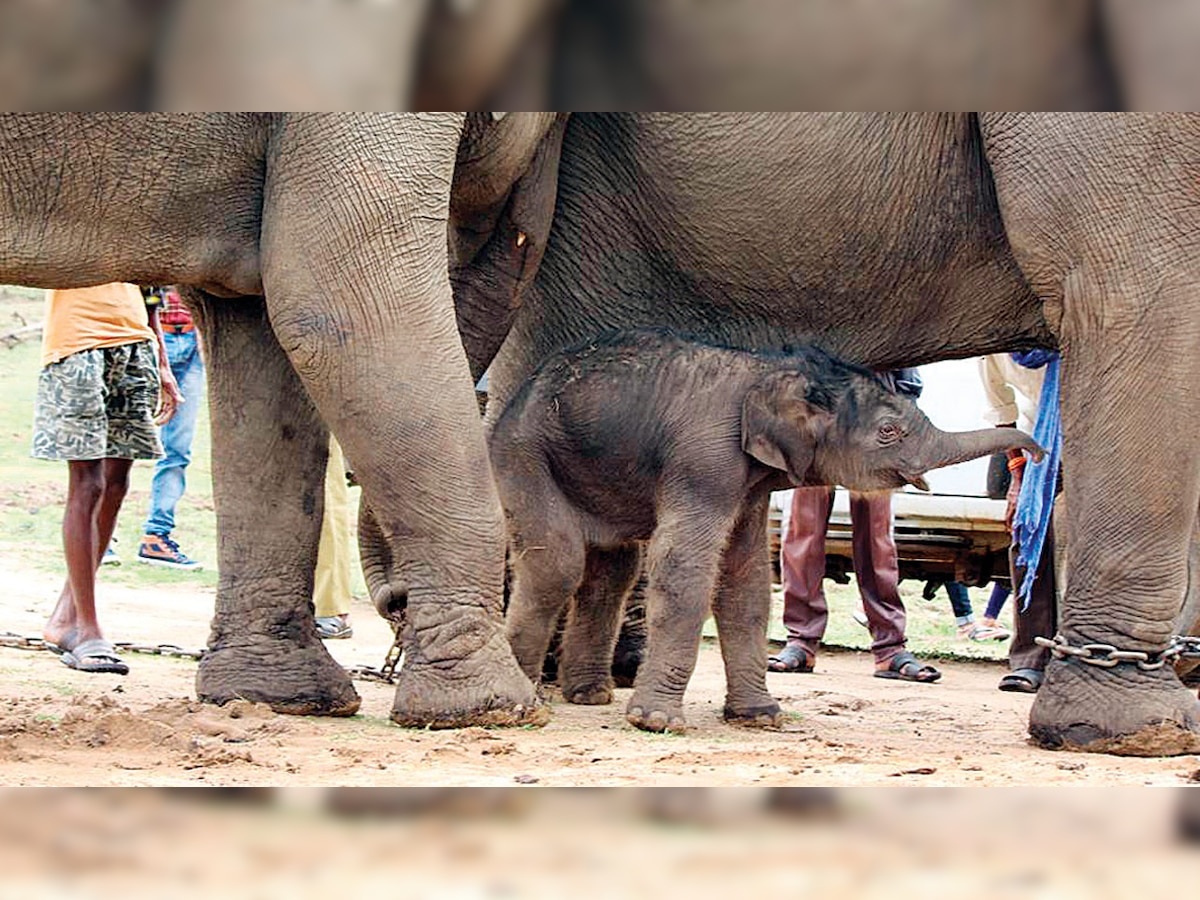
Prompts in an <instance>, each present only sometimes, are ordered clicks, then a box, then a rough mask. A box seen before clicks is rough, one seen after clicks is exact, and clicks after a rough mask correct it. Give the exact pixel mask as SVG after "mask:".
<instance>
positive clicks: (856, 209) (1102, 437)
mask: <svg viewBox="0 0 1200 900" xmlns="http://www.w3.org/2000/svg"><path fill="white" fill-rule="evenodd" d="M1197 172H1200V118H1197V117H1195V116H1140V115H1126V116H1121V115H1112V116H1107V115H1090V116H1061V115H980V116H975V115H933V114H930V115H832V116H825V115H799V116H755V115H736V114H733V115H697V116H669V115H661V116H660V115H641V116H638V115H613V116H606V115H577V116H574V117H572V119H571V120H570V123H569V125H568V128H567V132H566V136H565V138H564V142H563V149H562V159H561V164H560V177H559V188H558V207H557V212H556V215H555V219H554V223H553V228H552V232H551V235H550V241H549V250H548V251H547V253H546V255H545V257H544V259H543V261H542V265H541V269H540V271H539V272H538V274H537V278H536V280H535V282H534V284H533V286H532V287H531V288H530V290H529V291H528V292H527V294H526V300H525V304H524V306H523V307H522V309H521V311H520V313H519V314H518V316H517V319H516V321H515V323H514V325H513V329H512V331H511V333H510V335H509V337H508V339H507V342H506V343H505V345H504V346H503V348H502V349H501V352H500V354H499V356H498V357H497V359H496V362H495V363H494V364H493V367H492V377H491V381H490V391H491V396H492V398H493V401H494V403H495V404H496V408H497V409H502V408H503V404H504V402H505V400H506V398H509V397H511V396H512V395H513V393H514V392H515V391H516V389H517V386H518V385H520V384H521V383H522V382H523V381H524V380H525V378H526V377H527V376H528V375H529V374H530V373H531V372H532V371H533V370H534V368H535V367H536V366H537V365H538V364H539V363H540V362H541V361H542V360H543V359H545V358H547V357H548V356H549V355H550V354H552V353H553V352H555V351H556V350H558V349H560V348H562V347H566V346H570V345H573V344H578V343H582V342H584V341H586V340H588V339H589V338H591V337H593V336H595V335H597V334H600V333H603V332H605V331H611V330H617V329H621V328H630V327H638V326H668V327H671V328H674V329H677V330H679V331H682V332H685V333H689V334H693V335H696V336H699V337H701V338H704V339H706V340H710V341H713V342H718V343H724V344H728V345H731V346H735V347H742V348H746V349H759V350H771V349H775V350H778V349H781V348H784V347H787V346H802V345H805V344H817V345H819V346H821V347H822V348H823V349H825V350H827V351H828V352H830V353H832V354H834V355H836V356H838V357H841V358H844V359H847V360H849V361H851V362H855V363H858V364H861V365H865V366H868V367H870V368H873V369H882V368H891V367H895V366H901V365H918V364H922V363H926V362H930V361H933V360H938V359H948V358H955V357H967V356H975V355H979V354H984V353H994V352H1001V351H1007V350H1014V349H1020V348H1023V347H1030V346H1035V345H1037V346H1047V347H1055V346H1057V347H1059V348H1061V350H1062V353H1063V375H1062V378H1063V418H1064V431H1065V435H1066V438H1065V461H1064V472H1065V485H1066V491H1067V494H1068V496H1069V497H1070V498H1071V503H1070V505H1069V510H1068V525H1069V527H1068V531H1069V541H1070V553H1069V578H1068V587H1067V593H1066V596H1065V598H1064V603H1063V606H1062V615H1061V622H1060V629H1061V631H1062V633H1063V635H1064V636H1065V637H1066V638H1067V639H1068V640H1069V641H1071V642H1072V643H1074V644H1077V645H1078V644H1083V643H1089V642H1099V643H1111V644H1114V645H1116V646H1117V647H1120V648H1123V649H1131V650H1144V651H1146V652H1148V653H1155V652H1158V651H1161V650H1162V649H1163V648H1164V647H1166V645H1167V640H1168V638H1169V636H1170V635H1171V633H1172V631H1173V629H1174V627H1175V621H1176V619H1177V617H1178V616H1179V615H1180V611H1181V609H1182V606H1183V603H1184V598H1185V592H1186V590H1187V587H1188V582H1189V577H1188V550H1189V543H1190V541H1191V538H1192V535H1193V533H1194V531H1195V529H1196V524H1197V515H1198V509H1200V447H1197V445H1196V442H1195V441H1194V439H1193V438H1194V435H1195V433H1196V432H1197V430H1198V428H1200V393H1198V392H1197V391H1196V390H1195V385H1196V384H1197V383H1200V355H1198V354H1196V353H1195V352H1194V351H1195V347H1196V346H1198V345H1200V303H1197V296H1198V295H1200V246H1198V241H1200V188H1198V185H1200V180H1198V179H1197V177H1196V173H1197ZM663 298H670V301H669V302H668V301H666V300H664V299H663ZM680 298H687V299H680ZM1146 434H1154V435H1155V438H1156V439H1155V440H1154V441H1151V442H1148V441H1146V440H1145V439H1144V435H1146ZM1164 723H1165V724H1164ZM1030 730H1031V733H1032V735H1033V736H1034V737H1035V739H1036V740H1037V741H1039V742H1040V743H1042V744H1043V745H1046V746H1051V747H1057V746H1063V745H1071V746H1078V747H1087V748H1090V749H1096V750H1106V751H1112V752H1123V753H1150V754H1161V753H1173V752H1193V751H1194V750H1196V749H1200V741H1198V740H1197V735H1198V733H1200V707H1198V704H1197V702H1196V698H1195V696H1194V695H1193V694H1191V693H1190V692H1188V691H1186V690H1185V689H1184V688H1183V687H1182V686H1181V685H1180V683H1179V681H1178V679H1177V677H1176V675H1175V674H1174V673H1173V672H1172V671H1171V669H1170V668H1165V669H1161V670H1158V671H1150V672H1146V671H1141V670H1139V669H1138V668H1136V667H1135V666H1130V665H1122V666H1118V667H1115V668H1112V669H1104V668H1097V667H1092V666H1084V665H1082V664H1080V663H1077V662H1062V661H1053V662H1052V663H1051V664H1050V667H1049V669H1048V671H1047V678H1046V682H1045V684H1044V685H1043V687H1042V690H1041V691H1040V692H1039V693H1038V695H1037V698H1036V700H1035V702H1034V704H1033V708H1032V710H1031V717H1030Z"/></svg>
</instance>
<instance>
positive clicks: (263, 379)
mask: <svg viewBox="0 0 1200 900" xmlns="http://www.w3.org/2000/svg"><path fill="white" fill-rule="evenodd" d="M554 124H555V117H554V116H552V115H551V116H534V117H522V116H518V115H516V114H514V115H512V116H509V117H507V118H505V119H504V120H502V121H501V122H498V123H497V122H493V121H492V119H491V118H490V117H473V118H472V119H471V120H470V121H469V122H468V123H467V124H466V125H465V126H464V120H463V118H462V117H461V116H459V115H450V114H447V115H429V116H411V115H390V116H387V115H385V116H366V115H311V116H310V115H294V116H293V115H233V114H229V115H225V114H222V115H215V116H204V117H187V116H161V115H156V116H124V115H100V116H92V117H88V116H78V115H57V114H55V115H37V116H14V115H8V116H3V117H0V188H2V189H0V282H3V283H19V284H28V285H37V286H45V287H51V286H53V287H72V286H81V285H89V284H95V283H100V282H108V281H114V280H125V281H133V282H140V283H144V284H171V283H177V284H182V285H186V286H187V288H186V296H187V300H188V303H189V304H190V305H191V306H192V308H193V309H194V310H195V312H196V314H197V316H198V319H199V322H200V326H201V332H202V335H203V338H204V342H205V352H206V354H207V359H208V363H209V366H210V374H209V399H210V407H211V415H212V431H213V480H214V501H215V504H216V511H217V523H218V531H219V535H220V538H219V544H218V563H219V569H220V583H219V586H218V592H217V601H216V615H215V618H214V621H213V626H212V633H211V636H210V639H209V651H210V652H209V653H208V654H207V655H206V656H205V658H204V660H202V661H201V663H200V667H199V674H198V676H197V692H198V694H199V696H200V697H201V698H202V699H205V700H210V701H214V702H218V703H220V702H223V701H226V700H229V699H232V698H234V697H245V698H248V699H252V700H257V701H263V702H267V703H270V704H271V706H272V707H273V708H275V709H276V710H279V711H281V712H291V713H314V714H332V715H346V714H351V713H353V712H354V711H355V710H356V709H357V708H358V705H359V698H358V695H357V694H356V693H355V691H354V688H353V686H352V685H351V683H350V681H349V679H348V678H347V676H346V673H345V672H344V671H343V670H342V668H341V667H340V666H338V665H337V663H336V662H334V661H333V659H332V658H331V657H330V656H329V655H328V653H327V652H326V651H325V648H324V646H323V644H322V642H321V641H320V640H319V639H318V637H317V633H316V630H315V627H314V624H313V616H312V604H311V596H312V583H313V575H312V572H313V563H314V560H315V558H316V548H317V539H318V533H319V530H320V523H321V516H322V506H321V504H322V497H323V491H322V487H321V485H322V483H323V482H322V479H323V475H324V470H325V460H326V448H327V443H328V440H327V435H328V432H327V427H328V428H329V429H331V430H332V431H333V432H334V433H335V434H336V435H337V437H338V439H339V440H340V441H341V443H342V446H343V447H344V448H345V452H346V457H347V459H348V460H350V462H351V464H352V468H353V469H354V471H355V473H356V475H357V477H358V480H359V482H360V483H361V484H362V486H363V493H364V497H365V499H366V501H367V502H368V504H369V506H370V508H371V509H372V510H373V511H374V512H375V514H376V520H375V523H374V524H375V526H376V530H377V532H378V533H379V534H381V535H385V536H386V538H384V539H383V546H382V548H377V549H378V552H379V553H382V552H385V551H386V554H387V561H388V563H389V564H390V565H391V566H392V567H393V568H394V570H395V571H396V572H397V573H398V574H397V577H400V578H403V579H404V582H405V584H406V589H407V607H408V629H409V631H408V634H407V638H408V654H407V657H406V662H405V665H404V668H403V671H402V672H401V675H400V679H399V683H398V686H397V692H396V702H395V707H394V711H393V716H394V718H395V719H396V720H397V721H398V722H402V723H408V724H423V725H453V724H461V723H469V722H516V721H528V719H529V717H530V716H531V715H537V713H535V712H533V711H531V707H533V706H534V693H533V687H532V685H531V684H530V683H529V680H528V679H527V678H526V677H525V676H524V675H523V674H522V673H521V672H520V670H519V669H518V667H517V666H516V663H515V661H514V659H513V657H512V654H511V651H510V650H509V648H508V644H507V641H506V640H505V637H504V632H503V629H502V623H501V618H500V605H501V583H502V572H503V565H504V535H503V526H502V521H501V515H500V507H499V503H498V501H497V500H496V494H495V488H494V485H493V481H492V477H491V472H490V467H489V466H488V462H487V455H486V449H485V446H484V441H483V433H482V428H481V425H480V420H479V414H478V411H477V407H476V402H475V398H474V395H473V393H472V391H471V370H472V368H473V369H474V370H475V371H477V372H478V371H482V368H483V367H484V366H486V364H487V362H488V360H489V359H490V357H491V354H492V352H493V351H494V347H495V346H496V344H497V343H498V341H496V340H494V338H493V336H492V335H490V334H486V336H485V339H481V338H480V337H478V336H479V335H485V332H484V330H482V329H480V328H479V327H478V326H477V324H476V323H475V322H474V321H473V316H476V315H479V316H482V317H483V318H484V320H485V322H486V323H487V324H488V325H489V326H491V325H492V324H494V323H495V322H501V323H503V321H504V318H505V316H507V315H509V314H510V310H511V308H512V307H513V306H515V305H517V304H518V303H519V293H520V290H521V289H522V282H521V273H522V266H523V264H524V261H527V260H531V259H536V257H537V256H538V254H539V253H540V250H541V248H542V247H544V241H545V234H546V231H547V230H548V227H549V209H552V207H553V184H554V174H555V170H554V166H553V164H552V160H551V159H549V158H548V157H553V158H556V156H557V143H556V139H555V137H554V135H555V134H556V133H557V132H555V131H554ZM544 139H545V140H546V141H549V142H550V144H552V145H553V146H551V147H549V149H546V150H545V152H543V148H544V147H545V146H546V145H545V144H544ZM534 161H537V165H536V166H534V165H533V163H534ZM456 162H457V164H456ZM533 169H536V170H537V171H539V172H543V173H545V177H544V178H543V179H541V181H542V182H544V183H545V185H548V190H549V197H548V199H547V198H546V197H545V196H544V192H542V191H540V190H535V189H534V186H533V185H532V184H531V182H530V181H529V180H528V179H527V178H526V176H527V175H528V172H529V171H532V170H533ZM539 183H541V182H539ZM452 185H453V190H452ZM531 197H537V198H539V199H538V202H533V201H532V200H531V199H530V198H531ZM538 210H541V213H538ZM539 215H540V216H541V218H540V220H539V219H538V216H539ZM464 234H465V235H466V237H464V236H463V235H464ZM515 235H522V236H523V237H522V239H521V241H520V242H518V241H517V240H516V237H515ZM492 267H495V269H496V271H486V270H487V269H490V268H492ZM452 282H455V283H462V284H463V285H464V289H463V291H462V294H463V297H464V299H465V300H466V301H469V302H465V303H464V305H463V308H462V309H461V310H460V311H459V313H460V315H459V320H458V323H457V326H458V327H456V320H455V307H454V305H453V298H452ZM476 284H486V285H488V289H489V291H490V296H491V297H494V298H496V304H497V308H495V309H491V308H486V307H485V304H484V303H483V301H482V300H480V299H479V298H478V296H476V295H475V294H473V293H472V286H473V285H476ZM460 330H461V335H462V337H461V338H460ZM464 343H465V346H466V348H467V353H464ZM189 400H191V401H192V402H200V400H199V399H198V398H189ZM447 509H454V510H456V511H457V512H456V514H455V515H453V516H448V515H446V511H447ZM367 558H368V563H369V564H375V565H378V562H377V561H376V560H375V559H374V558H373V557H372V556H371V555H370V554H369V553H368V557H367Z"/></svg>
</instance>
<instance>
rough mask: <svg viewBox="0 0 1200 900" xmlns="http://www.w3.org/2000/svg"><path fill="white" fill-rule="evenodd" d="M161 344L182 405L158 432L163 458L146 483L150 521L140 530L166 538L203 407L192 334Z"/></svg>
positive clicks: (169, 336) (200, 374)
mask: <svg viewBox="0 0 1200 900" xmlns="http://www.w3.org/2000/svg"><path fill="white" fill-rule="evenodd" d="M163 343H164V344H166V346H167V362H168V363H169V364H170V366H171V372H172V373H173V374H174V375H175V380H176V381H177V382H179V392H180V393H181V394H183V400H184V402H183V404H182V405H181V406H179V408H178V409H176V410H175V415H173V416H172V417H171V420H170V421H169V422H167V424H166V425H164V426H163V427H162V430H161V431H160V432H159V436H160V437H161V438H162V445H163V453H164V454H165V455H164V456H163V457H162V459H160V460H159V461H158V462H157V463H156V464H155V466H154V478H153V479H152V480H151V482H150V517H149V518H148V519H146V524H145V525H144V526H143V528H142V531H143V532H144V533H145V534H170V533H171V532H172V531H174V530H175V505H176V504H177V503H178V502H179V498H180V497H182V496H183V492H184V490H185V489H186V488H187V478H186V476H185V473H186V472H187V467H188V463H190V462H191V461H192V438H193V437H194V436H195V434H196V417H197V416H198V415H199V413H200V407H201V406H203V405H204V363H203V361H202V360H201V359H200V349H199V346H198V341H197V340H196V332H195V330H194V329H193V330H192V331H189V332H187V333H186V334H175V333H173V332H166V333H164V334H163Z"/></svg>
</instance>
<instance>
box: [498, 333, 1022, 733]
mask: <svg viewBox="0 0 1200 900" xmlns="http://www.w3.org/2000/svg"><path fill="white" fill-rule="evenodd" d="M1017 448H1020V449H1026V450H1031V451H1034V452H1035V453H1036V455H1037V456H1038V457H1040V456H1041V451H1040V448H1038V447H1037V445H1036V444H1035V443H1034V442H1033V440H1032V439H1031V438H1030V437H1029V436H1028V435H1025V434H1022V433H1021V432H1018V431H1016V430H1015V429H1010V428H988V429H984V430H982V431H975V432H968V433H964V434H948V433H946V432H942V431H939V430H938V429H936V428H935V427H934V426H933V425H932V424H931V423H930V421H929V420H928V419H927V418H926V417H925V415H924V414H923V413H922V412H921V411H920V410H919V409H918V408H917V406H916V404H914V403H913V402H912V401H911V400H909V399H907V398H902V397H900V396H898V395H896V394H895V393H893V392H891V391H889V390H888V389H887V388H885V387H884V385H883V384H882V382H880V381H879V379H877V378H876V377H874V376H873V375H872V374H871V373H870V372H868V371H866V370H864V369H859V368H856V367H851V366H848V365H846V364H844V363H841V362H838V361H837V360H834V359H832V358H830V357H828V356H826V355H825V354H823V353H820V352H819V351H815V350H802V351H799V352H797V353H793V354H787V355H782V354H770V355H766V354H764V355H755V354H749V353H746V352H744V351H738V350H730V349H724V348H718V347H713V346H709V345H705V344H699V343H696V342H694V341H688V340H684V339H682V338H680V337H678V336H676V335H673V334H671V333H670V332H667V331H664V330H642V331H633V332H623V333H617V334H615V335H608V336H605V337H602V338H599V339H597V340H595V341H593V342H590V343H588V344H586V345H584V346H582V347H579V348H575V349H573V350H570V351H567V352H565V353H563V354H561V355H556V356H554V357H551V359H550V360H548V361H547V362H546V363H545V364H544V365H543V366H542V367H541V368H540V369H539V370H538V372H537V373H536V374H535V375H534V376H533V377H532V378H531V379H530V380H529V381H528V382H526V384H525V385H524V386H523V387H522V388H521V389H520V390H519V391H518V392H517V394H516V396H515V397H514V398H513V401H512V403H511V404H509V406H508V408H507V409H505V411H504V413H503V414H502V415H501V416H500V418H499V420H498V421H497V423H496V426H495V428H494V429H493V431H492V434H491V437H490V439H489V442H488V449H489V451H490V453H491V458H492V464H493V466H494V467H495V470H496V485H497V487H498V488H499V491H500V500H501V503H502V504H503V506H504V512H505V516H506V518H507V522H508V534H509V555H510V559H511V564H512V599H511V601H510V604H509V609H508V636H509V640H510V642H511V643H512V647H513V652H514V653H515V654H516V657H517V662H518V663H519V664H520V665H521V668H522V669H523V670H524V671H525V673H526V674H527V675H529V677H530V678H532V679H536V678H537V677H538V676H539V674H540V673H541V670H542V662H543V660H544V659H545V656H546V650H547V648H548V646H549V644H550V638H551V635H552V633H553V631H554V628H555V626H556V624H557V622H558V619H559V615H560V613H561V611H562V609H563V607H564V606H565V605H566V604H567V603H568V602H569V601H570V600H571V599H572V598H574V600H575V602H574V604H573V605H572V609H571V612H570V614H569V617H568V622H567V626H566V629H565V631H564V633H563V639H562V652H561V659H560V662H559V677H558V682H559V686H560V687H561V688H562V692H563V696H564V697H565V698H566V699H567V700H568V701H569V702H572V703H586V704H596V703H608V702H610V701H611V700H612V686H613V685H612V679H611V678H610V677H609V668H610V666H611V664H612V657H613V647H614V645H615V643H616V639H617V630H618V626H619V624H620V618H621V611H622V609H623V608H624V604H625V597H626V595H627V594H628V593H629V589H630V588H631V587H632V586H633V581H634V578H635V577H636V575H637V563H638V557H639V549H640V545H641V544H643V543H644V544H645V545H646V560H647V568H648V572H649V584H648V590H647V600H646V603H647V609H646V614H647V619H648V621H649V640H648V643H647V649H646V660H645V663H644V665H643V666H642V668H641V670H640V671H639V672H638V676H637V681H636V683H635V684H634V692H633V696H632V697H631V698H630V700H629V706H628V709H627V711H626V717H627V718H628V720H629V721H630V722H631V723H633V724H634V725H636V726H637V727H639V728H643V729H646V730H649V731H664V730H670V731H675V732H679V731H683V730H684V728H685V721H684V716H683V693H684V689H685V688H686V686H687V682H688V680H689V679H690V678H691V674H692V670H693V669H694V668H695V665H696V653H697V651H698V650H699V646H700V631H701V626H702V625H703V624H704V620H705V619H706V618H707V617H708V615H709V612H710V610H711V611H712V613H713V615H714V616H715V617H716V620H717V628H718V630H719V633H720V638H721V653H722V656H723V657H724V659H725V676H726V684H727V694H726V699H725V718H726V719H729V720H731V721H736V722H743V723H748V724H756V725H775V724H778V722H779V718H780V709H779V704H778V703H776V702H775V700H774V699H773V698H772V697H771V695H770V694H769V693H768V692H767V683H766V670H767V617H768V615H769V613H770V606H771V591H770V574H771V573H770V565H769V561H768V559H767V539H766V531H765V527H766V509H767V501H768V498H769V496H770V492H771V491H773V490H780V489H784V488H787V487H790V486H797V487H799V486H806V485H823V484H827V485H832V484H842V485H845V486H846V487H848V488H851V489H852V490H858V491H874V490H891V489H894V488H897V487H900V486H902V485H905V484H916V485H918V486H921V487H925V484H924V480H923V479H922V478H921V476H922V474H923V473H924V472H926V471H928V470H929V469H933V468H937V467H939V466H945V465H953V464H954V463H958V462H962V461H964V460H968V459H975V458H977V457H980V456H986V455H989V454H991V453H994V452H997V451H998V450H1007V449H1017Z"/></svg>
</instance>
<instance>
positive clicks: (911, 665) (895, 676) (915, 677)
mask: <svg viewBox="0 0 1200 900" xmlns="http://www.w3.org/2000/svg"><path fill="white" fill-rule="evenodd" d="M875 677H876V678H890V679H892V680H893V681H915V682H917V683H919V684H933V683H934V682H935V681H937V680H938V679H939V678H941V677H942V673H941V672H939V671H938V670H937V669H935V668H934V667H933V666H930V665H926V664H923V663H920V662H917V658H916V657H915V656H913V655H912V654H911V653H909V652H907V651H905V652H904V653H897V654H896V655H895V656H893V657H892V661H891V662H890V663H888V667H887V668H886V669H876V670H875Z"/></svg>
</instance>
